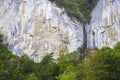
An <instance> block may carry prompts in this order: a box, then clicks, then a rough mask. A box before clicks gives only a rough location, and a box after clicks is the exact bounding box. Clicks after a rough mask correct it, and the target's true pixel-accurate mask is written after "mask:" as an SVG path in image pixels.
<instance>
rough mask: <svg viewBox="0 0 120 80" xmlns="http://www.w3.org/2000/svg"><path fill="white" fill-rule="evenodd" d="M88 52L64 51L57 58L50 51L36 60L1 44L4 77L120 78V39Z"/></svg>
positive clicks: (16, 79) (35, 79) (28, 79)
mask: <svg viewBox="0 0 120 80" xmlns="http://www.w3.org/2000/svg"><path fill="white" fill-rule="evenodd" d="M85 53H86V54H85V55H83V54H79V53H77V52H72V53H70V54H65V53H61V54H60V56H59V58H58V59H57V60H54V59H53V58H52V56H51V55H46V56H45V57H44V58H43V60H42V61H41V62H40V63H34V62H33V61H32V60H31V59H29V58H28V57H27V56H26V55H24V56H22V57H21V58H19V57H17V56H15V55H12V54H11V53H10V52H9V51H8V49H7V45H5V44H0V80H120V43H117V44H116V45H115V46H114V48H113V49H111V48H109V47H103V48H101V49H96V50H95V52H94V53H90V51H89V50H86V51H85Z"/></svg>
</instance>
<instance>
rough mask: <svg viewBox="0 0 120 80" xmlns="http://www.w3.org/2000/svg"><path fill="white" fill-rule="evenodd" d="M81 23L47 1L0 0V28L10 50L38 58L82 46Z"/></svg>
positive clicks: (54, 55) (17, 53) (56, 54)
mask: <svg viewBox="0 0 120 80" xmlns="http://www.w3.org/2000/svg"><path fill="white" fill-rule="evenodd" d="M82 26H83V25H82V24H81V23H79V22H77V21H75V20H74V21H72V20H71V19H70V18H69V17H68V16H67V15H66V13H65V11H64V9H60V8H58V7H56V5H55V4H54V3H51V2H50V1H48V0H0V31H1V33H2V34H3V35H4V36H6V37H7V38H6V41H7V42H8V44H9V50H10V51H12V52H13V54H16V55H18V56H21V55H23V54H27V55H28V56H29V57H30V58H31V59H33V60H35V61H40V60H41V59H42V57H43V56H45V55H46V54H48V53H54V54H53V57H54V58H56V57H57V56H58V55H59V53H60V51H64V52H72V51H74V50H77V49H78V48H79V47H82V45H83V27H82Z"/></svg>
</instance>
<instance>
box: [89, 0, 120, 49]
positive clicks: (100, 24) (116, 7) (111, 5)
mask: <svg viewBox="0 0 120 80" xmlns="http://www.w3.org/2000/svg"><path fill="white" fill-rule="evenodd" d="M91 15H92V20H91V23H90V25H89V26H88V27H87V32H88V48H90V49H93V48H94V47H98V48H100V47H102V46H106V45H107V46H110V47H113V45H114V44H115V43H116V42H118V41H120V0H100V1H99V3H98V4H97V6H96V7H95V8H94V10H93V12H92V13H91Z"/></svg>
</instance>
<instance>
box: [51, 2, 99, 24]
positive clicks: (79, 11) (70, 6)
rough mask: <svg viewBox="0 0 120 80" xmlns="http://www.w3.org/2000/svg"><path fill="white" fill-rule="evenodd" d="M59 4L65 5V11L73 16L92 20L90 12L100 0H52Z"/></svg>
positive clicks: (82, 19) (85, 20)
mask: <svg viewBox="0 0 120 80" xmlns="http://www.w3.org/2000/svg"><path fill="white" fill-rule="evenodd" d="M50 1H51V2H55V3H56V4H57V6H59V7H64V9H65V11H66V12H67V14H68V15H69V16H70V17H71V18H76V19H77V20H78V21H81V22H84V23H85V22H88V23H89V22H90V19H91V16H90V13H91V11H92V9H93V8H94V6H95V5H96V4H97V2H98V0H50Z"/></svg>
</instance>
